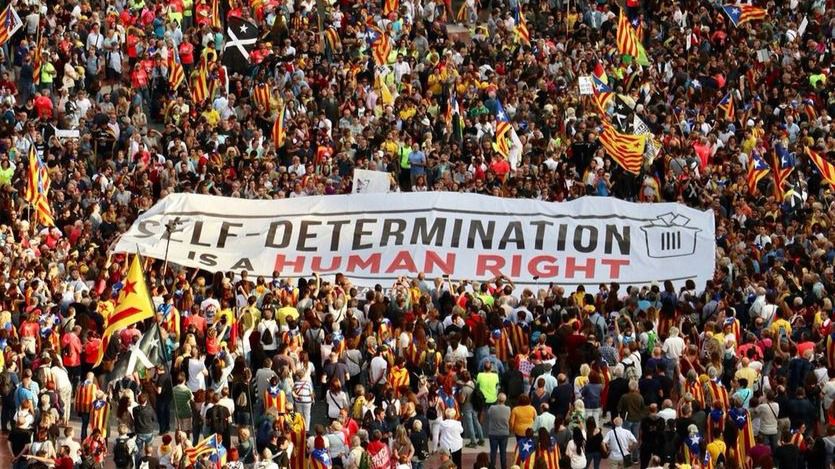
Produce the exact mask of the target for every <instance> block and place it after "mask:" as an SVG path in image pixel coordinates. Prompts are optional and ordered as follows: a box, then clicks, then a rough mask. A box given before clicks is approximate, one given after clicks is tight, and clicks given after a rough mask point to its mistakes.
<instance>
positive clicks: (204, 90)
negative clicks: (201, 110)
mask: <svg viewBox="0 0 835 469" xmlns="http://www.w3.org/2000/svg"><path fill="white" fill-rule="evenodd" d="M208 97H209V66H208V63H206V60H205V59H201V61H200V65H199V66H198V67H197V69H195V70H194V71H193V72H191V99H192V101H194V102H195V103H196V104H199V103H202V102H203V101H205V100H206V98H208Z"/></svg>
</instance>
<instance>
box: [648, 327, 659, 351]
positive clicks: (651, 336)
mask: <svg viewBox="0 0 835 469" xmlns="http://www.w3.org/2000/svg"><path fill="white" fill-rule="evenodd" d="M656 342H658V334H656V333H655V331H649V332H647V349H646V350H647V353H648V354H652V350H653V349H654V348H655V343H656Z"/></svg>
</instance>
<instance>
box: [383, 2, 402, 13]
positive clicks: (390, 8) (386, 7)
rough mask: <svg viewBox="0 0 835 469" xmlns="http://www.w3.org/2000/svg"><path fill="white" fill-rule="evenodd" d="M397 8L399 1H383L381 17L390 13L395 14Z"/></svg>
mask: <svg viewBox="0 0 835 469" xmlns="http://www.w3.org/2000/svg"><path fill="white" fill-rule="evenodd" d="M399 8H400V1H399V0H383V16H388V15H390V14H392V13H397V10H398V9H399Z"/></svg>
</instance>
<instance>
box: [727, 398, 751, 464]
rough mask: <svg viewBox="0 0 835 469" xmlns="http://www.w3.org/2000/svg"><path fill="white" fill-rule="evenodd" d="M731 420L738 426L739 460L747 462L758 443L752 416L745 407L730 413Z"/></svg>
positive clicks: (737, 446)
mask: <svg viewBox="0 0 835 469" xmlns="http://www.w3.org/2000/svg"><path fill="white" fill-rule="evenodd" d="M728 416H729V417H730V419H731V420H732V421H733V422H734V423H735V424H736V427H737V430H739V434H738V435H737V439H736V454H737V456H738V460H740V461H745V460H747V458H748V453H749V452H750V451H751V448H753V447H754V444H755V443H756V442H755V441H754V426H753V425H752V423H751V418H750V415H749V414H748V411H747V410H745V408H744V407H739V408H733V409H731V410H730V411H729V412H728Z"/></svg>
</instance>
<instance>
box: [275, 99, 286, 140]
mask: <svg viewBox="0 0 835 469" xmlns="http://www.w3.org/2000/svg"><path fill="white" fill-rule="evenodd" d="M286 141H287V129H286V128H285V126H284V105H282V106H281V107H280V108H279V109H278V115H277V116H276V117H275V123H274V124H273V143H274V144H275V148H276V150H277V149H279V148H281V147H283V146H284V144H285V143H286Z"/></svg>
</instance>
